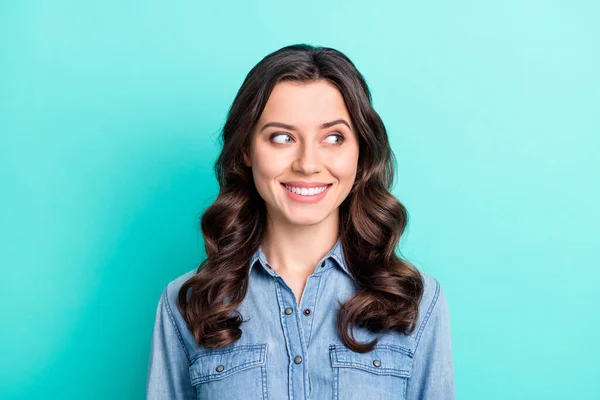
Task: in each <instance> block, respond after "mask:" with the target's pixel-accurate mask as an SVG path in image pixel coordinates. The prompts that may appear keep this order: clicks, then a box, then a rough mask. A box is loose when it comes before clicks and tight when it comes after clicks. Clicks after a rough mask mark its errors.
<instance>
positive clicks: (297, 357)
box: [294, 356, 302, 364]
mask: <svg viewBox="0 0 600 400" xmlns="http://www.w3.org/2000/svg"><path fill="white" fill-rule="evenodd" d="M294 362H295V363H296V364H300V363H301V362H302V357H300V356H296V357H294Z"/></svg>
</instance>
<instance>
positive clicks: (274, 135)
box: [269, 133, 291, 144]
mask: <svg viewBox="0 0 600 400" xmlns="http://www.w3.org/2000/svg"><path fill="white" fill-rule="evenodd" d="M280 136H283V137H286V136H287V137H288V138H290V139H291V136H290V135H288V134H287V133H274V134H272V135H271V137H270V138H269V140H271V141H272V142H275V143H279V144H286V143H289V141H285V139H284V141H281V140H274V138H276V137H280Z"/></svg>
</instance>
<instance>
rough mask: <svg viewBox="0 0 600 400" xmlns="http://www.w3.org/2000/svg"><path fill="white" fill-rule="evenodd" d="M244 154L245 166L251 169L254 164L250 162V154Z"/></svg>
mask: <svg viewBox="0 0 600 400" xmlns="http://www.w3.org/2000/svg"><path fill="white" fill-rule="evenodd" d="M242 154H243V155H244V164H245V165H246V167H251V166H252V163H251V162H250V157H248V153H246V152H245V151H244V152H242Z"/></svg>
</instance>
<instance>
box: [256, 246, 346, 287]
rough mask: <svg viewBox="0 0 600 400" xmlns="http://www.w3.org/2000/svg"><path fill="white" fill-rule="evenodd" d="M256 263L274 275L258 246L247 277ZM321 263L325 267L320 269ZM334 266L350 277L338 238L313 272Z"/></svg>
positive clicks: (260, 247)
mask: <svg viewBox="0 0 600 400" xmlns="http://www.w3.org/2000/svg"><path fill="white" fill-rule="evenodd" d="M331 260H333V261H334V262H332V261H331ZM257 261H258V262H259V263H260V265H261V266H262V267H263V268H264V270H265V271H267V272H268V273H269V274H270V275H273V276H275V275H276V273H275V271H273V269H272V268H271V267H270V266H269V264H268V262H267V257H266V256H265V253H263V251H262V246H260V245H259V246H258V250H256V252H254V254H253V255H252V257H251V258H250V271H249V272H248V275H250V272H252V268H253V267H254V265H255V264H256V262H257ZM323 263H325V265H324V266H323V267H322V266H321V265H322V264H323ZM334 265H337V266H338V267H339V268H341V269H342V270H343V271H344V272H345V273H346V274H348V276H350V277H352V274H351V273H350V270H349V269H348V265H347V264H346V258H345V257H344V248H343V246H342V238H341V237H338V239H337V241H336V242H335V244H334V245H333V247H332V248H331V249H330V250H329V251H328V252H327V254H325V256H324V257H323V258H321V259H320V260H319V262H318V263H317V267H316V268H317V269H316V270H315V271H317V272H322V271H325V270H327V269H329V268H331V267H332V266H334Z"/></svg>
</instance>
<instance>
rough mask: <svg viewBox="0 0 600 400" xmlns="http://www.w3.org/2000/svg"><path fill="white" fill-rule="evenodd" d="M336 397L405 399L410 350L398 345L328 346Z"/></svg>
mask: <svg viewBox="0 0 600 400" xmlns="http://www.w3.org/2000/svg"><path fill="white" fill-rule="evenodd" d="M329 356H330V359H331V368H332V369H333V377H334V379H333V395H334V396H333V398H334V399H336V400H338V399H339V400H364V399H372V400H379V399H406V385H407V381H408V378H409V377H410V373H411V369H412V354H411V352H410V351H409V350H408V349H406V348H404V347H401V346H397V345H392V344H377V345H375V347H374V348H373V350H371V351H370V352H368V353H357V352H354V351H352V350H350V349H348V348H347V347H346V346H344V345H343V344H331V345H330V346H329Z"/></svg>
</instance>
